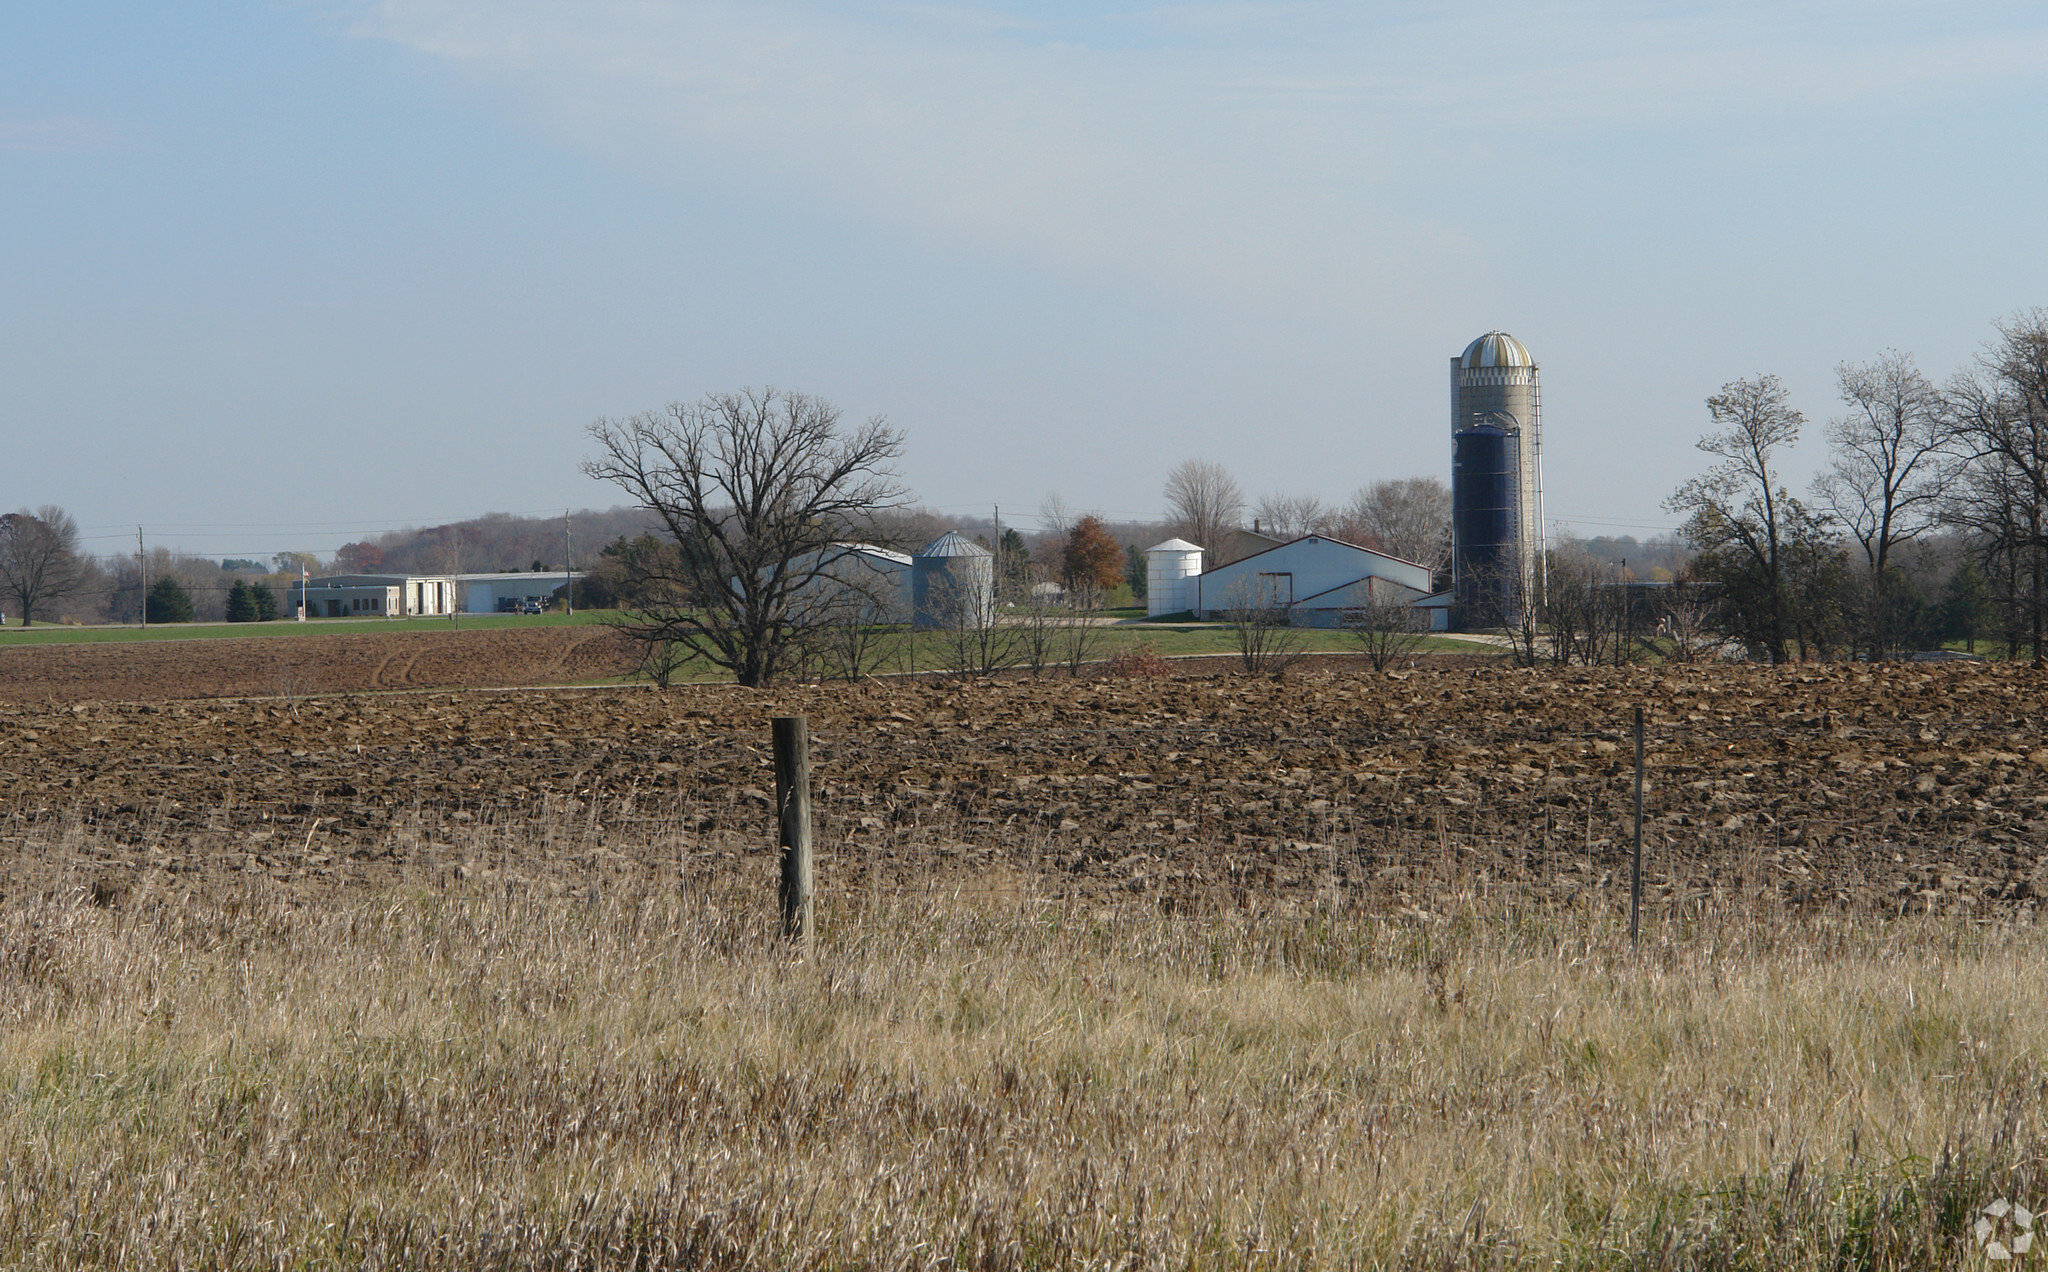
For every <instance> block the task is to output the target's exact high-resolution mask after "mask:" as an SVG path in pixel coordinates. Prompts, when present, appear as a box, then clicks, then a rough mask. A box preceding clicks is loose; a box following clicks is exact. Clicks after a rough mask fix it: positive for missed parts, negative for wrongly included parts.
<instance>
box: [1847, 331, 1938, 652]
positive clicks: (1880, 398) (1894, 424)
mask: <svg viewBox="0 0 2048 1272" xmlns="http://www.w3.org/2000/svg"><path fill="white" fill-rule="evenodd" d="M1835 379H1836V382H1837V383H1838V384H1839V385H1840V387H1841V396H1842V401H1843V402H1844V403H1845V404H1846V405H1847V406H1848V407H1849V411H1848V413H1847V414H1846V415H1842V416H1838V417H1836V418H1835V419H1832V420H1830V421H1829V422H1828V430H1827V437H1828V445H1829V447H1830V448H1831V450H1832V452H1833V454H1832V455H1831V457H1830V459H1829V463H1828V471H1827V472H1825V473H1822V474H1821V475H1820V477H1819V479H1818V480H1816V481H1815V483H1814V490H1815V493H1816V494H1817V496H1818V499H1819V503H1820V505H1821V507H1823V508H1825V509H1827V510H1828V511H1829V512H1831V513H1832V514H1833V515H1834V517H1835V519H1836V521H1838V522H1839V523H1840V524H1841V525H1842V526H1843V527H1844V528H1846V529H1847V530H1848V532H1849V534H1850V536H1851V537H1853V538H1854V539H1855V540H1856V542H1857V543H1858V544H1859V545H1860V546H1861V547H1862V549H1863V564H1864V569H1865V572H1866V580H1865V584H1864V590H1865V592H1866V596H1867V600H1866V602H1865V606H1864V609H1865V622H1864V624H1863V627H1864V631H1863V632H1862V634H1861V635H1862V638H1863V644H1864V646H1865V647H1866V648H1867V649H1868V651H1869V653H1870V656H1871V657H1872V658H1882V657H1884V656H1885V655H1886V654H1889V653H1893V652H1896V650H1897V649H1898V637H1899V635H1900V633H1899V632H1898V630H1897V626H1898V625H1897V623H1896V622H1895V621H1894V615H1893V612H1892V610H1893V606H1892V604H1891V597H1890V592H1891V591H1892V583H1893V575H1894V574H1895V572H1896V567H1895V565H1894V563H1893V560H1892V557H1893V553H1894V550H1895V549H1897V548H1898V546H1899V545H1900V544H1903V543H1908V542H1911V541H1912V540H1914V539H1917V538H1919V537H1920V536H1921V535H1923V534H1925V533H1926V532H1927V531H1928V530H1930V529H1932V528H1933V527H1934V525H1935V524H1936V521H1937V515H1936V514H1937V513H1938V512H1939V510H1940V501H1941V499H1942V496H1943V492H1944V490H1945V489H1946V487H1947V485H1948V478H1949V475H1950V471H1951V469H1952V468H1953V465H1952V463H1951V462H1950V460H1951V452H1952V449H1953V444H1954V434H1953V433H1952V432H1951V431H1950V430H1949V428H1948V427H1947V421H1946V418H1945V415H1944V412H1943V411H1942V403H1941V395H1940V394H1938V393H1937V392H1935V389H1934V386H1933V385H1932V384H1930V383H1929V382H1928V380H1927V377H1926V376H1924V375H1922V374H1921V373H1920V369H1919V368H1918V367H1916V366H1914V365H1913V359H1912V358H1911V357H1910V356H1909V355H1906V354H1903V353H1899V352H1897V351H1895V350H1887V351H1886V352H1885V353H1884V354H1883V355H1882V356H1881V357H1879V358H1878V359H1877V361H1875V362H1871V363H1867V364H1865V365H1862V366H1852V365H1851V364H1849V363H1846V362H1844V363H1842V364H1840V365H1839V366H1837V367H1836V368H1835Z"/></svg>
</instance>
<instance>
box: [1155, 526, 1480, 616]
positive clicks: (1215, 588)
mask: <svg viewBox="0 0 2048 1272" xmlns="http://www.w3.org/2000/svg"><path fill="white" fill-rule="evenodd" d="M1145 555H1146V558H1147V560H1148V562H1149V569H1148V583H1149V586H1148V589H1147V592H1148V597H1149V604H1148V605H1147V609H1148V610H1150V611H1151V612H1152V613H1153V614H1154V615H1159V614H1171V613H1178V612H1180V611H1182V610H1187V611H1191V612H1193V613H1194V615H1195V616H1196V617H1197V618H1204V619H1217V618H1224V617H1226V616H1227V615H1228V614H1229V613H1230V611H1231V610H1233V609H1242V608H1246V607H1250V608H1254V609H1273V610H1283V611H1285V612H1286V614H1287V616H1288V621H1289V622H1290V623H1291V624H1293V625H1294V626H1296V627H1338V626H1341V625H1342V624H1343V622H1344V616H1345V614H1346V612H1347V611H1352V612H1355V611H1357V610H1360V609H1362V608H1364V607H1365V606H1368V605H1373V604H1383V603H1386V602H1389V601H1393V602H1399V603H1404V604H1408V605H1413V606H1416V607H1417V609H1418V611H1419V612H1420V613H1422V614H1424V615H1426V626H1428V627H1429V628H1430V629H1431V630H1442V629H1443V627H1444V626H1445V625H1446V623H1447V620H1448V619H1449V611H1448V610H1447V609H1445V608H1444V607H1443V606H1442V605H1441V604H1425V602H1430V601H1432V600H1434V599H1436V598H1433V597H1432V596H1431V595H1430V581H1431V580H1430V570H1429V567H1428V566H1426V565H1421V564H1419V563H1417V562H1414V561H1404V560H1402V559H1401V558H1399V557H1396V556H1389V555H1388V554H1386V553H1384V552H1377V551H1374V550H1373V549H1371V548H1361V547H1359V546H1358V545H1357V544H1355V543H1346V542H1344V541H1343V540H1342V539H1333V538H1331V537H1330V536H1328V535H1321V534H1310V535H1303V536H1302V537H1301V538H1299V539H1295V540H1293V541H1291V542H1288V543H1283V544H1280V545H1278V546H1277V547H1271V548H1267V549H1266V550H1265V551H1263V552H1259V553H1256V554H1254V555H1252V556H1248V557H1245V558H1243V559H1242V560H1238V561H1232V562H1231V563H1230V564H1228V565H1220V566H1217V567H1216V568H1215V569H1213V570H1207V571H1202V572H1199V573H1198V572H1197V571H1198V570H1200V562H1201V549H1200V548H1199V547H1197V546H1196V545H1194V544H1192V543H1188V542H1186V541H1185V540H1181V539H1169V540H1167V541H1166V542H1165V543H1161V544H1158V545H1157V546H1155V547H1153V548H1151V549H1149V550H1147V552H1146V554H1145Z"/></svg>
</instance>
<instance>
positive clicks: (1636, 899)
mask: <svg viewBox="0 0 2048 1272" xmlns="http://www.w3.org/2000/svg"><path fill="white" fill-rule="evenodd" d="M1642 911H1643V709H1642V707H1641V706H1640V705H1638V706H1637V707H1636V846H1635V855H1634V859H1633V861H1632V863H1631V866H1630V869H1629V881H1628V947H1629V949H1630V950H1634V949H1636V948H1637V945H1638V943H1639V941H1640V938H1641V935H1642Z"/></svg>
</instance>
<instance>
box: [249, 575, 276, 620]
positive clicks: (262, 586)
mask: <svg viewBox="0 0 2048 1272" xmlns="http://www.w3.org/2000/svg"><path fill="white" fill-rule="evenodd" d="M249 599H250V600H252V601H254V602H255V603H256V621H257V622H259V623H268V622H273V621H275V620H276V618H277V593H275V592H273V591H271V590H270V584H268V583H264V582H262V581H260V580H259V581H258V582H256V583H255V584H253V585H252V586H251V587H250V588H249Z"/></svg>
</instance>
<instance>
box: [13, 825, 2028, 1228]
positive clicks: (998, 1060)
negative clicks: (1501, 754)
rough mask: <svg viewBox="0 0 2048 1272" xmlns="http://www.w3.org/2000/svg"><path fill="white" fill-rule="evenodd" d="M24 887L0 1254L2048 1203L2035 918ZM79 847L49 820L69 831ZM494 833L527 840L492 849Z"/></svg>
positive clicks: (1730, 1219)
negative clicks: (109, 899) (96, 897)
mask: <svg viewBox="0 0 2048 1272" xmlns="http://www.w3.org/2000/svg"><path fill="white" fill-rule="evenodd" d="M69 833H70V834H71V835H72V838H73V841H74V842H71V843H69V844H68V845H58V844H54V843H53V844H52V845H50V850H51V853H52V865H51V867H50V873H49V875H48V881H49V884H50V886H49V887H47V888H44V889H40V890H36V891H32V892H30V893H28V894H17V895H16V896H15V897H14V898H13V899H11V900H10V901H8V902H7V903H6V905H5V906H4V908H0V1170H4V1174H5V1186H4V1188H0V1263H4V1264H5V1265H7V1266H19V1267H41V1268H80V1267H105V1266H116V1267H164V1268H170V1267H184V1268H195V1267H290V1268H344V1267H346V1268H355V1267H377V1268H396V1267H427V1268H475V1267H550V1268H552V1267H560V1268H570V1267H579V1268H589V1267H637V1268H646V1267H706V1268H724V1267H752V1268H816V1269H829V1268H871V1267H873V1268H924V1267H975V1268H1038V1267H1044V1268H1069V1267H1072V1268H1084V1267H1086V1268H1092V1267H1105V1268H1107V1267H1162V1268H1163V1267H1190V1266H1198V1267H1256V1268H1268V1267H1415V1266H1427V1267H1480V1266H1500V1265H1516V1264H1528V1265H1536V1264H1542V1265H1548V1266H1558V1267H1570V1268H1609V1267H1613V1268H1620V1267H1630V1268H1634V1267H1787V1268H1823V1267H1825V1268H1836V1267H1871V1268H1880V1267H1928V1266H1953V1265H1957V1264H1959V1263H1961V1262H1964V1261H1974V1260H1976V1259H1979V1258H1981V1255H1978V1254H1976V1253H1975V1252H1974V1247H1973V1246H1972V1245H1971V1243H1970V1241H1969V1239H1968V1236H1967V1228H1968V1223H1969V1221H1970V1219H1971V1218H1972V1217H1973V1216H1974V1212H1975V1210H1976V1209H1977V1208H1978V1207H1980V1206H1981V1205H1982V1204H1983V1203H1985V1202H1987V1201H1989V1200H1991V1199H1992V1198H1993V1197H1994V1196H1998V1195H2005V1196H2014V1197H2016V1198H2018V1199H2020V1200H2024V1201H2028V1202H2029V1203H2042V1202H2048V1171H2044V1169H2043V1163H2042V1150H2043V1147H2044V1145H2048V1140H2044V1137H2043V1131H2042V1127H2041V1121H2040V1118H2041V1111H2042V1108H2043V1104H2044V1097H2048V1078H2044V1072H2043V1067H2042V1057H2043V1055H2044V1052H2048V1011H2044V1002H2043V999H2044V989H2043V987H2044V986H2048V940H2044V937H2043V934H2042V932H2041V931H2040V930H2039V929H2037V928H2036V927H2034V926H2032V925H2029V924H2008V925H1987V924H1975V923H1970V922H1967V921H1959V920H1935V919H1927V920H1903V921H1901V920H1896V919H1894V920H1890V921H1887V920H1883V919H1880V918H1876V917H1872V918H1869V919H1863V920H1859V919H1853V918H1841V917H1831V918H1813V919H1795V918H1789V917H1786V916H1784V915H1782V914H1776V913H1770V914H1766V913H1757V914H1745V913H1740V912H1730V911H1725V910H1723V911H1716V912H1708V913H1703V914H1701V915H1699V916H1697V917H1695V918H1691V919H1688V920H1686V921H1685V922H1683V923H1669V922H1667V923H1666V924H1664V925H1663V926H1658V927H1652V928H1651V929H1650V931H1649V932H1648V934H1647V938H1646V941H1645V945H1644V949H1643V952H1642V954H1641V956H1640V957H1631V955H1630V953H1629V950H1628V947H1627V942H1626V936H1625V932H1624V930H1623V929H1622V928H1621V927H1620V926H1619V925H1618V924H1617V923H1616V922H1615V921H1614V919H1613V918H1612V917H1611V916H1609V915H1606V914H1604V913H1595V912H1591V911H1584V910H1555V909H1551V910H1534V909H1531V910H1522V911H1516V910H1512V909H1509V910H1501V911H1493V912H1489V911H1486V910H1483V909H1481V908H1479V907H1477V906H1475V907H1473V908H1471V909H1469V910H1468V911H1467V912H1466V913H1465V914H1463V915H1462V916H1459V917H1456V918H1453V919H1451V920H1449V921H1442V922H1420V921H1414V920H1401V919H1383V920H1382V919H1367V918H1355V917H1352V918H1342V917H1333V916H1328V915H1325V916H1307V917H1301V916H1294V917H1267V918H1248V917H1241V916H1240V917H1221V916H1219V917H1208V918H1199V919H1195V918H1176V917H1168V916H1163V915H1161V914H1159V913H1157V912H1156V911H1148V910H1131V911H1107V910H1102V911H1097V910H1090V909H1088V908H1085V907H1070V906H1063V905H1060V904H1055V903H1049V902H1046V901H1044V900H1042V899H1040V898H1039V897H1037V896H1036V895H1034V893H1033V891H1032V889H1031V888H1030V886H1029V885H1028V883H1027V884H1022V885H1019V886H1018V887H1016V888H1015V889H1014V890H1012V891H1011V892H1009V893H1007V894H1002V893H980V894H976V895H972V896H966V895H958V894H947V893H939V892H934V893H931V894H928V895H903V894H888V895H885V894H881V893H878V892H870V893H861V894H855V895H841V896H826V897H823V898H821V904H820V910H819V918H820V927H821V931H820V934H819V939H818V940H817V942H816V944H815V946H814V948H813V949H812V951H811V952H810V954H809V956H808V957H806V958H803V959H800V960H799V959H795V958H792V957H791V956H790V954H789V952H788V950H787V949H786V948H784V947H783V946H782V945H781V944H780V943H779V942H778V941H777V940H775V939H774V936H773V934H774V932H775V930H776V924H775V920H774V899H773V893H772V887H773V884H772V878H771V870H772V867H771V866H770V864H769V862H768V858H767V856H766V854H762V855H761V856H760V858H759V859H758V860H759V862H760V867H759V869H758V870H753V869H752V868H751V867H749V870H750V871H751V873H747V874H745V875H744V876H743V875H742V873H740V872H736V871H731V870H728V871H726V872H724V873H723V874H721V875H719V876H716V877H711V878H706V877H703V876H697V877H693V878H688V879H683V878H679V877H677V876H675V875H673V874H669V875H663V876H658V877H647V876H643V877H641V878H639V879H638V880H636V881H634V882H631V883H627V884H620V883H618V882H616V881H615V882H612V883H608V884H607V885H606V886H604V887H603V888H602V889H599V888H595V887H593V888H590V889H575V890H569V891H557V892H555V893H554V894H552V895H544V894H542V893H541V892H540V891H538V890H530V889H528V888H526V887H525V886H524V885H522V884H520V883H518V882H517V881H514V880H511V879H508V878H501V877H496V876H491V875H483V876H472V877H471V878H470V879H468V880H467V881H466V882H464V883H462V884H460V885H458V886H457V887H456V888H455V889H453V890H436V889H414V890H410V891H406V892H402V893H394V894H390V895H384V896H379V897H375V898H371V899H362V900H355V901H348V902H335V903H331V904H326V905H305V904H302V903H295V902H292V901H290V900H288V899H287V898H285V897H283V896H282V894H279V893H276V892H273V891H269V890H267V885H263V884H257V885H253V886H250V887H247V888H244V889H241V890H229V891H227V892H223V893H216V894H213V895H212V896H210V897H208V896H190V895H181V894H178V893H175V892H173V891H171V890H169V886H168V884H167V883H165V882H163V881H159V882H157V883H150V882H147V881H145V882H144V883H143V884H141V885H139V886H138V887H137V889H136V890H135V891H134V892H132V893H131V894H129V895H128V896H127V897H126V898H125V899H124V900H123V902H122V904H121V905H120V906H119V907H118V908H100V907H96V906H95V905H93V904H92V903H91V901H90V899H89V898H88V897H87V896H86V895H85V894H84V893H82V892H80V891H77V890H74V889H72V888H70V887H69V886H68V884H67V882H66V879H67V876H66V875H65V873H64V871H63V869H62V868H61V863H60V862H57V860H56V858H57V857H60V856H61V855H62V852H63V851H74V850H77V849H78V848H79V845H78V844H77V843H76V842H75V840H76V837H77V835H78V833H79V832H77V831H76V830H75V829H74V830H73V831H71V832H69ZM60 850H61V851H60ZM509 855H516V854H509Z"/></svg>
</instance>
